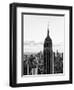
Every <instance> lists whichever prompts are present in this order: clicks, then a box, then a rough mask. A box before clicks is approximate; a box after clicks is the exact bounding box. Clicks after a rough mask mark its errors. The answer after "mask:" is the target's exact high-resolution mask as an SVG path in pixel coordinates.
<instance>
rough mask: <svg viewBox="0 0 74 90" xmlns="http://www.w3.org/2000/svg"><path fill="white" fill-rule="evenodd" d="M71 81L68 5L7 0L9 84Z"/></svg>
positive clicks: (70, 34)
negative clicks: (10, 2)
mask: <svg viewBox="0 0 74 90" xmlns="http://www.w3.org/2000/svg"><path fill="white" fill-rule="evenodd" d="M71 83H72V7H71V6H58V5H42V4H24V3H23V4H22V3H12V4H10V86H12V87H23V86H40V85H55V84H71Z"/></svg>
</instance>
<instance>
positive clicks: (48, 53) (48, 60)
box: [44, 28, 53, 74]
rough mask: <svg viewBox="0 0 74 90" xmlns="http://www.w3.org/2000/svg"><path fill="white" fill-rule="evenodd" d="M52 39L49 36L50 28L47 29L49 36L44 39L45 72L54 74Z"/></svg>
mask: <svg viewBox="0 0 74 90" xmlns="http://www.w3.org/2000/svg"><path fill="white" fill-rule="evenodd" d="M52 53H53V51H52V40H51V38H50V36H49V28H48V30H47V37H46V38H45V41H44V74H52V67H53V65H52Z"/></svg>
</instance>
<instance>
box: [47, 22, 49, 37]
mask: <svg viewBox="0 0 74 90" xmlns="http://www.w3.org/2000/svg"><path fill="white" fill-rule="evenodd" d="M47 36H49V23H48V28H47Z"/></svg>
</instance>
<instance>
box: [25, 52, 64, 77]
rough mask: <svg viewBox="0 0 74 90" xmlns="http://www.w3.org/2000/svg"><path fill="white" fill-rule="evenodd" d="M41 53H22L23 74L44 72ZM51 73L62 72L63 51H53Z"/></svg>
mask: <svg viewBox="0 0 74 90" xmlns="http://www.w3.org/2000/svg"><path fill="white" fill-rule="evenodd" d="M43 58H44V56H43V53H42V52H39V53H37V54H29V55H28V54H24V72H23V74H24V75H33V74H44V61H43ZM53 67H54V71H53V74H56V73H63V53H59V52H58V51H57V52H56V53H54V65H53Z"/></svg>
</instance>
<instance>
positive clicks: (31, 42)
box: [23, 15, 64, 52]
mask: <svg viewBox="0 0 74 90" xmlns="http://www.w3.org/2000/svg"><path fill="white" fill-rule="evenodd" d="M47 28H49V35H50V37H51V39H52V44H53V51H56V50H57V49H58V51H60V52H63V50H64V16H42V15H24V42H23V43H24V52H39V51H42V50H43V44H44V40H45V38H46V36H47Z"/></svg>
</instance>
